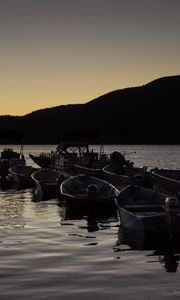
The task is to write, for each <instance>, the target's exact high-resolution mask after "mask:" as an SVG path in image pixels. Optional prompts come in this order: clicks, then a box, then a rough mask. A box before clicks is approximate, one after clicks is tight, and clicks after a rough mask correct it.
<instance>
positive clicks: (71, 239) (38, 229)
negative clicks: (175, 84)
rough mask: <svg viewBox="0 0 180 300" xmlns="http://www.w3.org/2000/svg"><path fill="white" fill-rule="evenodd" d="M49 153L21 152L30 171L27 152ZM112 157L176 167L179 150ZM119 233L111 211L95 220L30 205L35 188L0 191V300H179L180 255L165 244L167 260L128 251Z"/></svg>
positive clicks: (49, 204)
mask: <svg viewBox="0 0 180 300" xmlns="http://www.w3.org/2000/svg"><path fill="white" fill-rule="evenodd" d="M2 148H3V146H0V149H2ZM14 149H15V148H14ZM54 149H55V146H29V145H28V146H25V147H24V153H25V156H26V159H27V164H31V165H33V163H32V161H31V160H30V159H29V158H28V153H29V152H32V153H38V152H40V151H50V150H54ZM113 150H121V151H122V150H125V151H126V152H129V153H131V154H129V159H132V160H133V161H134V162H135V165H136V166H144V165H146V166H148V167H149V168H153V167H155V166H157V167H164V168H178V169H179V168H180V146H125V145H124V146H105V151H106V152H107V153H111V152H112V151H113ZM132 152H136V153H132ZM121 234H122V233H121V229H120V228H119V221H118V218H117V214H116V211H114V210H112V211H102V212H98V214H97V215H96V218H95V219H92V218H90V216H89V215H87V214H86V212H79V211H67V210H66V209H65V208H64V207H63V206H61V205H60V203H59V201H58V199H49V200H46V201H40V202H34V201H33V191H32V189H24V190H15V189H8V190H5V191H3V190H1V189H0V299H2V300H6V299H18V300H19V299H27V300H28V299H33V300H36V299H38V300H41V299H43V300H44V299H53V300H55V299H68V300H69V299H72V300H74V299H77V300H78V299H83V300H84V299H103V300H105V299H108V300H109V299H123V300H125V299H153V300H154V299H163V300H164V299H168V300H169V299H179V298H180V285H179V275H180V273H179V266H178V260H179V258H180V254H179V253H174V254H173V256H172V255H171V253H169V246H168V241H167V245H166V242H165V244H164V245H163V247H164V248H167V249H168V250H166V249H164V250H165V253H164V252H163V249H161V251H160V252H158V251H156V249H151V248H148V249H150V250H145V251H142V250H141V249H139V248H138V246H137V243H136V246H137V247H136V248H133V249H131V247H130V245H129V244H128V243H127V242H126V241H128V240H126V239H125V238H124V239H122V235H121ZM134 239H135V241H136V242H137V239H136V237H134ZM163 247H161V248H163ZM168 262H169V264H171V265H173V266H174V268H170V269H168V267H167V264H168ZM170 271H171V272H170ZM100 297H101V298H100Z"/></svg>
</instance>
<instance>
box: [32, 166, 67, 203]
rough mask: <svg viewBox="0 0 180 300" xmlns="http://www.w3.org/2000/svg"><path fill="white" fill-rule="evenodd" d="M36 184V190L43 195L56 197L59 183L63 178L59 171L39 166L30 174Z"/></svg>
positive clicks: (58, 192)
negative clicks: (38, 168) (39, 167)
mask: <svg viewBox="0 0 180 300" xmlns="http://www.w3.org/2000/svg"><path fill="white" fill-rule="evenodd" d="M31 178H32V179H33V180H34V182H35V185H36V192H37V193H38V194H39V195H43V196H53V197H58V195H59V194H60V191H59V186H60V183H61V182H62V181H63V180H64V179H65V177H64V175H63V174H62V172H61V171H57V170H55V169H52V168H41V169H40V170H38V171H35V172H33V173H32V174H31Z"/></svg>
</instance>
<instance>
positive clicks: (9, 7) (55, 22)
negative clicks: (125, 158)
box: [0, 0, 180, 115]
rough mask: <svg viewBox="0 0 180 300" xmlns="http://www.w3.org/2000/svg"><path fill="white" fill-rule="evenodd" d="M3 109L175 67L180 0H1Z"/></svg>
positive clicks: (146, 78)
mask: <svg viewBox="0 0 180 300" xmlns="http://www.w3.org/2000/svg"><path fill="white" fill-rule="evenodd" d="M0 63H1V64H0V83H1V88H0V115H4V114H10V115H24V114H26V113H29V112H31V111H34V110H38V109H41V108H45V107H53V106H57V105H61V104H70V103H85V102H88V101H90V100H92V99H94V98H96V97H98V96H100V95H103V94H105V93H107V92H110V91H113V90H116V89H122V88H126V87H133V86H139V85H143V84H146V83H148V82H150V81H152V80H154V79H157V78H160V77H163V76H170V75H179V74H180V0H91V1H90V0H0Z"/></svg>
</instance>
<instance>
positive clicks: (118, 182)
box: [103, 164, 151, 188]
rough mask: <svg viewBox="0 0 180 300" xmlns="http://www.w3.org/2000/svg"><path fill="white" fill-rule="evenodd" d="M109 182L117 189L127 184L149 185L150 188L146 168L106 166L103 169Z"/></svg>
mask: <svg viewBox="0 0 180 300" xmlns="http://www.w3.org/2000/svg"><path fill="white" fill-rule="evenodd" d="M103 171H104V173H105V174H106V176H107V178H108V180H109V182H111V183H112V184H113V185H114V186H116V187H117V188H119V187H121V188H122V187H123V186H124V185H128V184H134V183H136V184H138V185H146V186H147V185H149V186H151V179H150V174H149V173H148V172H147V167H124V166H123V167H121V166H120V167H119V166H117V165H113V164H108V165H106V166H105V167H104V168H103Z"/></svg>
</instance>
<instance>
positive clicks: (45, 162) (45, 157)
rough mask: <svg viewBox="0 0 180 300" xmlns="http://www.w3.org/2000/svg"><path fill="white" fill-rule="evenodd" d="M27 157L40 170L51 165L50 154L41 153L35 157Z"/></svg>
mask: <svg viewBox="0 0 180 300" xmlns="http://www.w3.org/2000/svg"><path fill="white" fill-rule="evenodd" d="M29 157H30V158H31V159H32V160H33V162H34V163H35V164H36V165H38V166H39V167H40V168H49V167H50V165H51V153H45V152H42V153H39V154H36V155H35V154H32V153H29Z"/></svg>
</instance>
